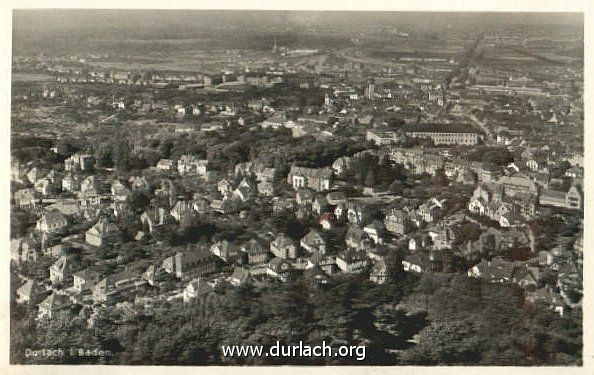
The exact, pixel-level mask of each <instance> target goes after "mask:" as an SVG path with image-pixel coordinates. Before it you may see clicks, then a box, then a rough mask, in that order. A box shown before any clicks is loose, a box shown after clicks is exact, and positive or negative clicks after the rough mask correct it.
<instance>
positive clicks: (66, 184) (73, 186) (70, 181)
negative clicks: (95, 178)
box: [62, 173, 81, 193]
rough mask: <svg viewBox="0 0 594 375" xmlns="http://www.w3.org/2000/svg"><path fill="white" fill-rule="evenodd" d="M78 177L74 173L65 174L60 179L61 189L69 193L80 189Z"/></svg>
mask: <svg viewBox="0 0 594 375" xmlns="http://www.w3.org/2000/svg"><path fill="white" fill-rule="evenodd" d="M80 185H81V181H80V177H79V176H78V175H76V174H74V173H70V174H67V175H66V176H64V178H63V179H62V190H64V191H69V192H71V193H74V192H77V191H80Z"/></svg>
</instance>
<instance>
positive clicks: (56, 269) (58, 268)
mask: <svg viewBox="0 0 594 375" xmlns="http://www.w3.org/2000/svg"><path fill="white" fill-rule="evenodd" d="M74 268H75V264H74V261H73V259H72V257H69V256H67V255H62V256H61V257H60V258H59V259H58V260H57V261H55V262H54V264H52V265H51V266H50V269H49V274H50V281H51V282H52V284H67V283H69V282H70V279H71V278H72V274H73V272H74Z"/></svg>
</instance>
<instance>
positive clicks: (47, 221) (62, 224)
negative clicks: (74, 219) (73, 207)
mask: <svg viewBox="0 0 594 375" xmlns="http://www.w3.org/2000/svg"><path fill="white" fill-rule="evenodd" d="M67 227H68V220H67V219H66V217H65V216H64V215H62V214H61V213H60V212H57V211H56V212H48V213H46V214H45V215H43V216H42V217H41V219H39V220H38V221H37V225H36V226H35V229H37V230H38V231H40V232H49V233H55V232H59V231H61V230H64V229H66V228H67Z"/></svg>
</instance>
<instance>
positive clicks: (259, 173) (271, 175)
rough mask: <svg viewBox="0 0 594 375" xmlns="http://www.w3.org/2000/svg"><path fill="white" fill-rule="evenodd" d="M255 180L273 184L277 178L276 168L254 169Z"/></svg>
mask: <svg viewBox="0 0 594 375" xmlns="http://www.w3.org/2000/svg"><path fill="white" fill-rule="evenodd" d="M255 174H256V180H257V181H259V182H268V183H273V182H274V181H275V180H276V178H277V170H276V168H256V173H255Z"/></svg>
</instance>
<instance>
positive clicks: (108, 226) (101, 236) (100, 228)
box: [85, 219, 121, 247]
mask: <svg viewBox="0 0 594 375" xmlns="http://www.w3.org/2000/svg"><path fill="white" fill-rule="evenodd" d="M120 238H121V231H120V230H119V228H118V227H117V226H116V225H115V224H114V223H110V222H108V221H107V220H105V219H99V221H98V222H97V223H96V224H95V225H93V226H92V227H91V228H89V230H87V231H86V232H85V242H86V243H88V244H89V245H93V246H96V247H103V246H106V245H111V244H113V243H115V242H117V241H119V240H120Z"/></svg>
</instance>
